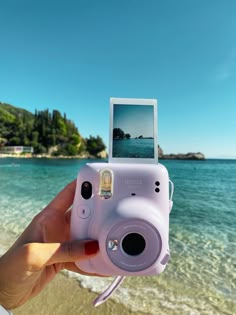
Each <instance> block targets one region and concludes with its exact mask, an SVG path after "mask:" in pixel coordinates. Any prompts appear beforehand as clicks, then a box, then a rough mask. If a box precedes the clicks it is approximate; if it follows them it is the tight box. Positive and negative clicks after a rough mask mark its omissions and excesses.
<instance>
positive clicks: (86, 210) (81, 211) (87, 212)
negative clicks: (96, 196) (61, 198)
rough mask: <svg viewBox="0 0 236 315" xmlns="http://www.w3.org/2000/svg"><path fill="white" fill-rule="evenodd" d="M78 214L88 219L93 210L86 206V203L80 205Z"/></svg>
mask: <svg viewBox="0 0 236 315" xmlns="http://www.w3.org/2000/svg"><path fill="white" fill-rule="evenodd" d="M77 211H78V215H79V217H80V218H81V219H87V218H88V217H89V216H90V214H91V210H90V208H89V207H88V206H84V205H80V206H79V207H78V210H77Z"/></svg>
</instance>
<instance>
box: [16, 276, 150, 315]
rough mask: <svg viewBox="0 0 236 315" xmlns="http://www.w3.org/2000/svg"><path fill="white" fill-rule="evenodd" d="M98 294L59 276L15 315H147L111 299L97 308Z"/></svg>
mask: <svg viewBox="0 0 236 315" xmlns="http://www.w3.org/2000/svg"><path fill="white" fill-rule="evenodd" d="M96 296H97V294H95V293H93V292H89V291H88V290H87V289H83V288H81V287H80V286H79V284H78V281H76V280H75V279H71V278H68V277H66V276H64V275H63V274H61V273H60V274H58V275H57V276H56V278H55V279H54V280H53V281H52V282H51V283H49V285H48V286H47V287H46V288H45V289H44V290H43V291H42V292H41V293H40V294H39V295H38V296H36V297H34V298H33V299H31V300H29V301H28V302H27V303H26V304H24V305H22V306H21V307H19V308H17V309H15V310H14V311H13V313H14V315H32V314H33V315H77V314H78V315H88V314H89V315H93V314H96V315H100V314H103V315H104V314H109V315H110V314H111V315H128V314H129V315H132V314H136V315H137V314H139V315H147V314H148V313H143V312H133V311H131V310H129V309H128V308H126V307H125V306H124V305H122V304H119V303H115V302H114V301H112V300H111V299H110V300H108V301H107V302H106V303H104V304H103V305H100V306H98V307H97V308H95V307H93V306H92V301H93V300H94V299H95V297H96Z"/></svg>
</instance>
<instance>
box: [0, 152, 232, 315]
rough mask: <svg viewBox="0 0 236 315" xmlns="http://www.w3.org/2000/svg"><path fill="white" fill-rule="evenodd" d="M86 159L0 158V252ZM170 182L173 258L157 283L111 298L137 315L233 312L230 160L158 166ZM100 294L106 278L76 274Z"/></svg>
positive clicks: (136, 281)
mask: <svg viewBox="0 0 236 315" xmlns="http://www.w3.org/2000/svg"><path fill="white" fill-rule="evenodd" d="M86 162H91V160H90V161H89V160H64V159H62V160H60V159H13V158H3V159H0V215H1V220H0V230H1V232H0V254H1V253H3V252H4V251H5V250H6V248H8V247H9V245H10V244H11V243H12V242H13V241H14V240H15V238H16V237H17V236H18V235H19V233H20V232H21V231H22V230H23V229H24V228H25V227H26V226H27V224H28V223H29V222H30V221H31V219H32V218H33V217H34V215H35V214H37V213H38V212H39V211H40V210H41V209H42V208H43V207H45V206H46V205H47V204H48V202H49V201H50V200H51V199H52V198H53V197H54V196H55V195H56V194H57V193H58V192H59V190H60V189H62V188H63V187H64V186H65V185H66V184H67V183H69V182H70V181H71V180H73V179H74V178H76V176H77V173H78V171H79V169H80V168H81V167H82V166H83V165H84V164H85V163H86ZM161 163H162V164H164V165H165V166H166V167H167V169H168V171H169V174H170V177H171V179H172V180H173V182H174V184H175V192H174V198H173V200H174V206H173V209H172V212H171V214H170V252H171V259H170V262H169V264H168V266H167V267H166V269H165V271H164V272H163V273H162V274H161V275H160V276H157V277H129V278H126V280H125V281H124V283H123V285H122V286H121V288H120V289H118V291H117V292H116V294H115V295H114V297H113V299H114V300H115V301H116V302H117V303H123V304H125V305H126V306H127V307H129V308H130V310H132V311H133V312H135V311H136V312H137V314H138V313H139V312H141V311H143V312H146V313H148V314H155V315H156V314H157V312H156V310H157V309H158V310H159V309H161V310H162V311H161V313H160V312H158V314H161V315H166V314H168V315H169V314H176V315H177V314H178V315H185V314H186V315H211V314H212V315H217V314H219V315H222V314H227V315H233V314H236V160H206V161H178V160H168V161H167V160H163V161H161ZM67 276H68V277H76V278H77V279H79V281H80V285H82V286H83V287H85V288H88V289H90V290H92V291H94V292H97V293H99V292H101V291H102V290H103V289H104V288H105V287H106V286H107V284H108V283H110V281H111V279H107V278H101V279H100V278H96V279H94V278H92V277H86V276H82V275H77V274H74V273H70V272H68V273H67Z"/></svg>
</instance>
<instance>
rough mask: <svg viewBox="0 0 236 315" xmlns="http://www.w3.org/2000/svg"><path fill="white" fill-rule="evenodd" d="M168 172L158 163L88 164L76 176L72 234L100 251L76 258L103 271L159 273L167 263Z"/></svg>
mask: <svg viewBox="0 0 236 315" xmlns="http://www.w3.org/2000/svg"><path fill="white" fill-rule="evenodd" d="M171 207H172V201H171V200H169V175H168V171H167V169H166V168H165V167H164V166H163V165H162V164H160V163H158V164H136V163H132V164H127V163H124V164H123V163H88V164H86V165H85V166H83V167H82V168H81V170H80V171H79V174H78V177H77V185H76V193H75V199H74V203H73V208H72V216H71V238H72V239H74V240H89V239H95V240H98V242H99V248H100V251H99V253H98V254H97V255H96V256H94V257H93V258H90V259H87V260H84V261H79V262H76V265H77V266H78V267H79V268H80V269H81V270H82V271H85V272H88V273H89V272H91V273H97V274H103V275H120V276H133V275H139V276H140V275H157V274H160V273H161V272H162V271H163V270H164V269H165V266H166V264H167V262H168V259H169V256H170V253H169V213H170V210H171Z"/></svg>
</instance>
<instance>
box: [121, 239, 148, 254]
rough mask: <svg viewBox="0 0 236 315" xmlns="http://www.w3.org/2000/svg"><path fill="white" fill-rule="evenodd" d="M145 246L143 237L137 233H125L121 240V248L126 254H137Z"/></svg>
mask: <svg viewBox="0 0 236 315" xmlns="http://www.w3.org/2000/svg"><path fill="white" fill-rule="evenodd" d="M145 246H146V242H145V239H144V238H143V236H142V235H140V234H138V233H130V234H127V235H126V236H125V237H124V238H123V241H122V248H123V250H124V252H125V253H126V254H127V255H131V256H137V255H139V254H141V253H142V252H143V251H144V249H145Z"/></svg>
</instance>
